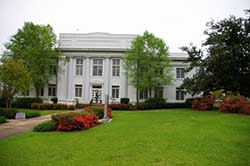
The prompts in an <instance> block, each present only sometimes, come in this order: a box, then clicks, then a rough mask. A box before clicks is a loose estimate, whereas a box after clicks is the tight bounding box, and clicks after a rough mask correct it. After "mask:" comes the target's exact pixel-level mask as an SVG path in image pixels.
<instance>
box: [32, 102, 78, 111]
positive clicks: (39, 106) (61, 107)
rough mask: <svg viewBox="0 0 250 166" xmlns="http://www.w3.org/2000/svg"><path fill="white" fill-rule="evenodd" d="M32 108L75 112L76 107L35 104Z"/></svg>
mask: <svg viewBox="0 0 250 166" xmlns="http://www.w3.org/2000/svg"><path fill="white" fill-rule="evenodd" d="M31 108H32V109H38V110H74V109H75V106H74V105H73V104H71V105H68V104H50V103H33V104H32V105H31Z"/></svg>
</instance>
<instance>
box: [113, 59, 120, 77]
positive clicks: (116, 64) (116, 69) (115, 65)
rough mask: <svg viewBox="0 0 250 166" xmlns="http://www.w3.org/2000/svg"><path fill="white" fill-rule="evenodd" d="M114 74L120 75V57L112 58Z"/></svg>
mask: <svg viewBox="0 0 250 166" xmlns="http://www.w3.org/2000/svg"><path fill="white" fill-rule="evenodd" d="M112 75H113V76H120V59H112Z"/></svg>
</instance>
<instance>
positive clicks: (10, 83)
mask: <svg viewBox="0 0 250 166" xmlns="http://www.w3.org/2000/svg"><path fill="white" fill-rule="evenodd" d="M30 85H31V76H30V74H29V72H28V70H27V68H26V67H25V65H23V64H22V63H19V62H18V61H16V60H14V59H7V60H4V61H3V63H2V64H1V65H0V94H1V96H2V97H3V98H4V99H5V103H6V108H10V107H11V102H12V100H13V98H14V96H15V95H16V94H17V93H19V92H25V91H27V90H28V89H29V87H30Z"/></svg>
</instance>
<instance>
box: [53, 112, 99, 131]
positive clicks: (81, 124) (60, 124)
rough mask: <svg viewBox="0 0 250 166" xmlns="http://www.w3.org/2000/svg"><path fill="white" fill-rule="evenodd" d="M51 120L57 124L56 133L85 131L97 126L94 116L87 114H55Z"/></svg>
mask: <svg viewBox="0 0 250 166" xmlns="http://www.w3.org/2000/svg"><path fill="white" fill-rule="evenodd" d="M52 120H53V121H55V122H56V124H57V127H56V130H57V131H75V130H85V129H89V128H91V127H93V126H96V125H98V119H97V117H96V115H95V114H92V113H88V112H79V113H64V114H57V115H53V116H52Z"/></svg>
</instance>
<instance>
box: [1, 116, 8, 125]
mask: <svg viewBox="0 0 250 166" xmlns="http://www.w3.org/2000/svg"><path fill="white" fill-rule="evenodd" d="M6 122H7V120H6V118H5V117H4V116H0V124H1V123H6Z"/></svg>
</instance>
